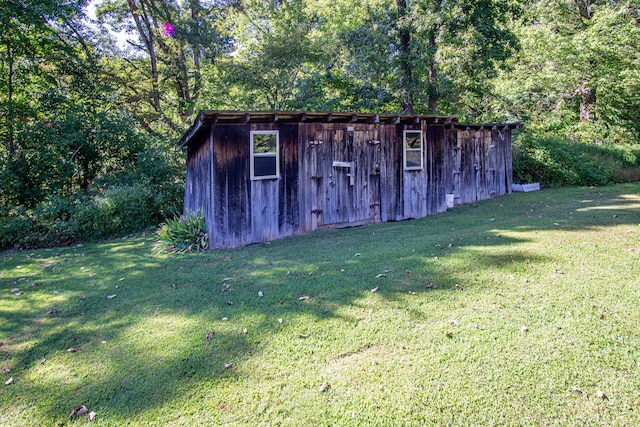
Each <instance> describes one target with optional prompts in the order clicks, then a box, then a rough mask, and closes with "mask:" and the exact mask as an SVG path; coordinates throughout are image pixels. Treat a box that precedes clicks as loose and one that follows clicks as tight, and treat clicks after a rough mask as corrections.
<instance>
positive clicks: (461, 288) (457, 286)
mask: <svg viewBox="0 0 640 427" xmlns="http://www.w3.org/2000/svg"><path fill="white" fill-rule="evenodd" d="M454 288H456V289H460V290H461V291H464V288H463V287H462V286H460V285H459V284H457V283H456V285H455V286H454Z"/></svg>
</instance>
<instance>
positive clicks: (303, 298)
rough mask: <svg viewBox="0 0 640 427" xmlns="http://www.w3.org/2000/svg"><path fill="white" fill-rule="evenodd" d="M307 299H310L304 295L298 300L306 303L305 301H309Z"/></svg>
mask: <svg viewBox="0 0 640 427" xmlns="http://www.w3.org/2000/svg"><path fill="white" fill-rule="evenodd" d="M307 299H309V296H308V295H302V296H301V297H299V298H298V301H304V300H307Z"/></svg>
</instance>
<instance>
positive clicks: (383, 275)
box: [376, 273, 387, 278]
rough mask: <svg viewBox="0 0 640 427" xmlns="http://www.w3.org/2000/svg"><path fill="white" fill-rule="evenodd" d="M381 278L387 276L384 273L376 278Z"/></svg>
mask: <svg viewBox="0 0 640 427" xmlns="http://www.w3.org/2000/svg"><path fill="white" fill-rule="evenodd" d="M380 277H387V275H386V274H384V273H380V274H378V275H377V276H376V278H380Z"/></svg>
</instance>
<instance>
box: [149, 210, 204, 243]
mask: <svg viewBox="0 0 640 427" xmlns="http://www.w3.org/2000/svg"><path fill="white" fill-rule="evenodd" d="M208 247H209V235H208V234H207V229H206V226H205V221H204V214H203V213H202V211H198V212H188V213H186V214H185V215H182V216H181V217H175V218H173V219H168V220H167V221H166V222H164V223H162V224H161V225H160V229H159V230H158V241H157V242H156V251H157V252H159V253H184V252H192V251H198V252H199V251H201V250H205V249H207V248H208Z"/></svg>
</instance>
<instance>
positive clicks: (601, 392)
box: [596, 390, 607, 400]
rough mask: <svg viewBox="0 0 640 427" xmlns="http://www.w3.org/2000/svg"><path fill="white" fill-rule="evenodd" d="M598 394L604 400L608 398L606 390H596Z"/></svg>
mask: <svg viewBox="0 0 640 427" xmlns="http://www.w3.org/2000/svg"><path fill="white" fill-rule="evenodd" d="M596 396H598V397H599V398H600V399H602V400H604V399H606V398H607V396H606V395H605V394H604V392H603V391H602V390H598V391H597V392H596Z"/></svg>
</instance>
